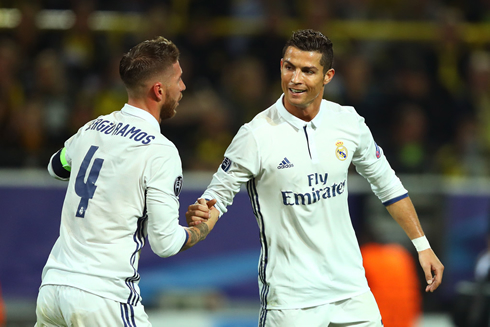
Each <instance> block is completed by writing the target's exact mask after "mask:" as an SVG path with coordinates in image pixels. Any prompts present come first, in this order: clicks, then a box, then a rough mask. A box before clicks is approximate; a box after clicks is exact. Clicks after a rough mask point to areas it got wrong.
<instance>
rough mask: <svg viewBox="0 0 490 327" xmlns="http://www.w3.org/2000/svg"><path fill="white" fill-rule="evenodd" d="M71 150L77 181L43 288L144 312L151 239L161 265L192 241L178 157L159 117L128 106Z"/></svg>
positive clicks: (88, 128) (86, 131) (78, 138)
mask: <svg viewBox="0 0 490 327" xmlns="http://www.w3.org/2000/svg"><path fill="white" fill-rule="evenodd" d="M65 149H66V153H65V158H66V160H67V162H68V164H69V165H70V166H71V176H70V180H69V184H68V188H67V191H66V197H65V201H64V203H63V210H62V216H61V227H60V236H59V238H58V240H57V241H56V244H55V245H54V247H53V249H52V251H51V253H50V255H49V258H48V261H47V263H46V266H45V267H44V270H43V274H42V285H47V284H55V285H67V286H72V287H76V288H79V289H82V290H85V291H87V292H90V293H93V294H96V295H99V296H101V297H105V298H108V299H112V300H115V301H118V302H123V303H128V304H131V305H136V304H138V303H139V301H140V300H141V297H140V295H139V287H138V281H139V279H140V276H139V274H138V260H139V255H140V250H141V248H142V247H143V245H144V244H145V238H146V236H147V235H148V239H149V241H150V246H151V248H152V250H153V251H154V252H155V253H156V254H157V255H159V256H161V257H168V256H171V255H174V254H176V253H178V252H179V251H180V249H181V248H182V246H183V245H184V243H185V241H186V237H187V233H186V231H185V230H184V228H183V227H182V226H180V225H179V222H178V215H179V214H178V210H179V201H178V195H179V193H180V190H181V186H182V165H181V161H180V157H179V154H178V151H177V149H176V147H175V146H174V144H173V143H172V142H170V141H169V140H168V139H167V138H165V137H164V136H163V135H162V134H160V126H159V124H158V122H157V120H156V119H155V118H154V117H153V116H152V115H150V114H149V113H148V112H146V111H144V110H141V109H138V108H135V107H132V106H130V105H127V104H126V105H125V106H124V107H123V108H122V110H121V111H115V112H113V113H111V114H109V115H106V116H101V117H99V118H97V119H95V120H93V121H91V122H89V123H87V124H86V125H85V126H83V127H82V128H80V129H79V131H78V132H77V133H76V134H75V135H74V136H72V137H71V138H70V139H69V140H68V141H66V143H65Z"/></svg>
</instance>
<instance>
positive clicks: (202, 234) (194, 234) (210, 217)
mask: <svg viewBox="0 0 490 327" xmlns="http://www.w3.org/2000/svg"><path fill="white" fill-rule="evenodd" d="M215 203H216V200H210V201H207V202H206V200H204V199H199V200H198V202H197V203H196V204H195V205H194V207H195V208H196V210H195V211H191V210H190V209H189V211H187V212H186V217H187V216H188V215H200V217H203V218H206V219H205V220H204V221H202V222H201V223H200V224H198V225H196V226H191V227H187V228H185V229H186V232H187V233H188V237H187V240H186V243H185V244H184V246H183V247H182V249H181V251H185V250H187V249H190V248H191V247H193V246H194V245H196V244H197V243H198V242H200V241H202V240H204V239H205V238H206V236H208V234H209V233H210V232H211V231H212V230H213V228H214V225H216V222H217V221H218V218H219V211H218V210H217V209H216V208H215V207H214V204H215ZM189 208H191V206H189Z"/></svg>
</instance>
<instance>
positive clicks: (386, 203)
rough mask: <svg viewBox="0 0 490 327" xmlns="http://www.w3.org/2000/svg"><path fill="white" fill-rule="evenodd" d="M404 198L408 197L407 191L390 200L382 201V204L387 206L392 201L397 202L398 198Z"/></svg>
mask: <svg viewBox="0 0 490 327" xmlns="http://www.w3.org/2000/svg"><path fill="white" fill-rule="evenodd" d="M405 198H408V193H405V194H403V195H400V196H397V197H396V198H393V199H391V200H388V201H386V202H383V205H384V206H389V205H390V204H393V203H395V202H398V201H400V200H403V199H405Z"/></svg>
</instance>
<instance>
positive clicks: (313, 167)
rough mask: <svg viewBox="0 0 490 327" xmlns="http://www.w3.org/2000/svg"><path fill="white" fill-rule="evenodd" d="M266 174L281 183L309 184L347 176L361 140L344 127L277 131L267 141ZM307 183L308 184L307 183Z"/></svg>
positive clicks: (264, 149)
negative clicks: (279, 132) (278, 133)
mask: <svg viewBox="0 0 490 327" xmlns="http://www.w3.org/2000/svg"><path fill="white" fill-rule="evenodd" d="M262 145H263V153H262V157H261V161H262V162H261V164H262V165H261V166H262V170H263V172H264V176H274V177H273V179H274V182H275V183H278V184H281V185H283V184H298V186H299V185H309V186H312V185H314V184H321V183H326V182H327V179H330V180H342V179H344V178H345V176H346V174H347V171H348V169H349V166H350V163H351V162H352V158H353V155H354V153H355V151H356V148H357V140H356V139H355V137H353V136H352V135H350V134H349V133H346V132H343V131H342V130H336V131H332V132H327V131H318V130H313V129H307V128H304V129H303V130H298V131H297V132H296V133H283V134H280V135H275V136H274V137H271V138H270V139H268V140H264V142H263V144H262ZM305 183H306V184H305Z"/></svg>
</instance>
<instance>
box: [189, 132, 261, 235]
mask: <svg viewBox="0 0 490 327" xmlns="http://www.w3.org/2000/svg"><path fill="white" fill-rule="evenodd" d="M259 171H260V151H259V146H258V144H257V140H256V139H255V137H254V135H253V133H252V131H251V127H250V125H249V124H245V125H243V126H242V127H241V128H240V130H239V131H238V132H237V134H236V135H235V137H234V138H233V141H232V142H231V143H230V145H229V146H228V148H227V149H226V151H225V158H224V160H223V162H222V164H221V166H220V167H218V170H217V172H216V173H215V174H214V175H213V178H212V180H211V183H210V184H209V186H208V187H207V189H206V191H205V192H204V194H203V195H202V196H201V197H202V198H204V199H216V200H217V202H216V208H217V209H218V211H219V214H220V216H221V215H222V214H224V213H226V212H227V207H228V206H229V205H231V204H232V203H233V198H234V197H235V195H236V194H237V193H238V192H239V191H240V188H241V186H242V185H243V184H245V183H247V182H248V181H249V180H250V179H252V178H254V177H255V176H257V175H258V172H259ZM194 217H196V216H194ZM186 218H187V217H186ZM193 220H194V221H193V222H190V221H189V219H187V222H188V223H189V224H190V225H191V224H195V223H199V221H200V220H199V219H193Z"/></svg>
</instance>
